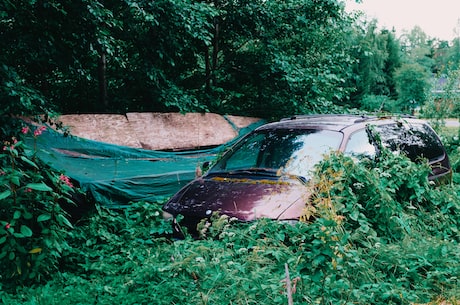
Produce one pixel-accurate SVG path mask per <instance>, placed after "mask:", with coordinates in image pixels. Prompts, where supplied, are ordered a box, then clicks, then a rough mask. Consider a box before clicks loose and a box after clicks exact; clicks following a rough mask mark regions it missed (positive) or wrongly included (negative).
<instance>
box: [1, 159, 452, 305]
mask: <svg viewBox="0 0 460 305" xmlns="http://www.w3.org/2000/svg"><path fill="white" fill-rule="evenodd" d="M427 174H428V168H427V167H426V166H424V165H417V164H414V163H412V162H410V161H409V160H408V159H406V158H405V157H403V156H398V155H392V154H388V155H387V156H386V158H383V159H381V160H380V161H379V162H377V163H367V164H366V163H365V162H362V163H356V162H354V161H353V160H352V159H350V158H346V157H343V156H340V155H331V156H330V158H328V159H326V160H325V161H324V162H323V163H322V164H320V166H319V167H318V169H317V174H316V178H315V180H314V181H312V183H314V185H315V187H316V193H315V196H314V198H312V201H311V202H310V203H309V204H308V205H306V209H305V221H304V222H298V223H294V224H293V223H284V222H276V221H270V220H266V219H262V220H260V221H256V222H252V223H239V222H236V221H235V220H233V219H228V218H226V217H218V216H217V215H215V216H214V222H213V225H212V226H211V227H208V228H207V230H206V232H205V234H204V235H203V238H202V239H199V240H195V239H192V238H190V237H186V238H185V239H184V240H171V239H170V238H169V233H170V227H169V224H168V223H167V222H165V221H163V220H162V218H161V203H155V204H152V203H143V202H140V203H135V204H133V205H132V206H131V207H130V208H129V209H125V210H122V211H112V210H105V209H101V208H100V209H98V212H97V213H96V214H94V215H93V216H91V217H90V218H89V219H88V221H87V222H86V223H85V224H84V225H81V226H78V227H76V228H75V229H74V230H73V233H72V235H70V236H69V238H67V241H68V242H69V244H70V245H71V247H70V248H67V250H66V251H65V255H64V256H63V258H62V259H61V266H60V269H59V272H56V274H55V275H54V277H53V278H52V280H50V281H47V282H46V283H44V284H43V285H40V286H34V287H22V288H19V287H18V288H17V290H16V293H15V294H7V293H5V292H1V297H2V300H3V302H4V303H6V304H114V303H116V304H286V303H287V295H288V294H289V295H290V296H292V298H293V302H294V303H295V304H409V303H427V302H430V301H433V302H435V303H439V304H440V303H441V301H443V300H450V301H451V302H455V300H456V299H457V300H458V297H459V291H458V287H459V283H458V274H460V263H459V262H460V254H459V252H458V219H460V217H459V216H460V209H459V204H458V203H459V202H460V200H459V198H458V193H457V192H458V187H457V186H456V185H447V186H441V187H434V186H433V185H431V184H430V183H429V182H428V180H427ZM286 266H287V267H288V271H289V278H288V277H287V276H286V275H287V272H286V269H285V268H286ZM288 279H289V280H288ZM287 284H290V285H289V286H290V287H291V290H288V289H287V287H288V285H287Z"/></svg>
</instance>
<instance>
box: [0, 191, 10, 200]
mask: <svg viewBox="0 0 460 305" xmlns="http://www.w3.org/2000/svg"><path fill="white" fill-rule="evenodd" d="M10 195H11V191H10V190H6V191H4V192H2V193H0V200H3V199H5V198H8V197H9V196H10Z"/></svg>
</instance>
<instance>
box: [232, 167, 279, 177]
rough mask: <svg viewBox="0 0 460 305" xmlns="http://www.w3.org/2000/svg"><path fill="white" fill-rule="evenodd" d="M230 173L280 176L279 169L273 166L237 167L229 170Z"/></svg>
mask: <svg viewBox="0 0 460 305" xmlns="http://www.w3.org/2000/svg"><path fill="white" fill-rule="evenodd" d="M227 173H229V174H249V175H264V176H270V177H276V176H278V174H277V173H278V171H277V170H275V169H272V168H259V167H251V168H244V169H236V170H231V171H228V172H227Z"/></svg>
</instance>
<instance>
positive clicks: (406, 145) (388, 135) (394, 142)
mask: <svg viewBox="0 0 460 305" xmlns="http://www.w3.org/2000/svg"><path fill="white" fill-rule="evenodd" d="M375 129H376V131H377V132H378V133H379V135H380V138H381V141H382V144H383V145H384V146H385V147H387V148H389V149H390V150H392V151H401V152H403V153H405V154H406V155H407V156H408V157H409V158H410V159H411V160H412V161H417V160H418V159H420V158H424V159H428V160H434V159H439V158H441V157H443V156H444V149H443V147H442V144H441V141H440V140H439V138H438V136H437V135H436V134H435V132H434V131H433V130H432V129H431V128H430V127H429V126H428V125H426V124H407V123H395V124H387V125H377V126H375Z"/></svg>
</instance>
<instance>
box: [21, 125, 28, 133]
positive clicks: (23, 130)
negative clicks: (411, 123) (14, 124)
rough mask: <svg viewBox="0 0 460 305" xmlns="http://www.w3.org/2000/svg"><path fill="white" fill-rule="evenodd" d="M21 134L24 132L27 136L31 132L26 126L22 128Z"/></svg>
mask: <svg viewBox="0 0 460 305" xmlns="http://www.w3.org/2000/svg"><path fill="white" fill-rule="evenodd" d="M21 132H22V133H23V134H27V133H28V132H29V126H24V127H22V129H21Z"/></svg>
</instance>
